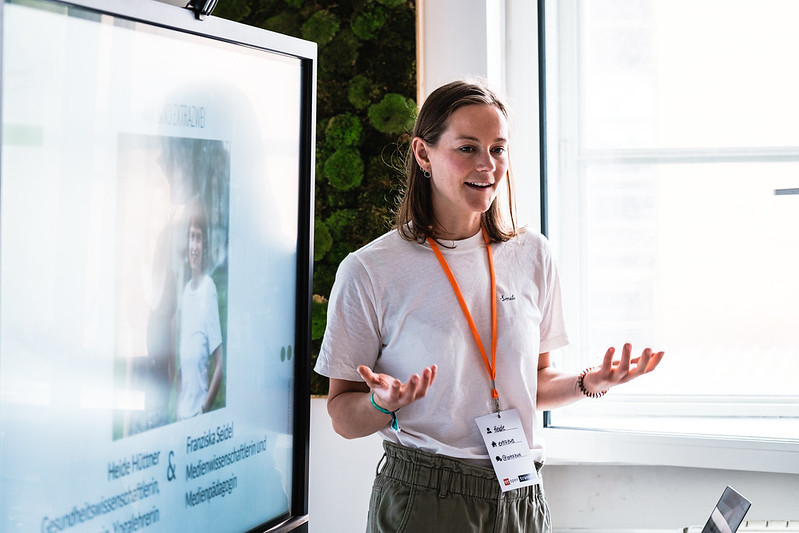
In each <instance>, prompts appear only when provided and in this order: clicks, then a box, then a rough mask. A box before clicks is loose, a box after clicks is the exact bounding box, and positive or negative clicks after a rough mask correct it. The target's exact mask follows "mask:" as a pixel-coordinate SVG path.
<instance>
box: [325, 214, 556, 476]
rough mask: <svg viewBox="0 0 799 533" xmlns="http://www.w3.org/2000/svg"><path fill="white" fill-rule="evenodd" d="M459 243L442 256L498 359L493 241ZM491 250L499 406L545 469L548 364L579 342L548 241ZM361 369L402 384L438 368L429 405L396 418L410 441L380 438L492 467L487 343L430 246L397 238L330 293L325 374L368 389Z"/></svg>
mask: <svg viewBox="0 0 799 533" xmlns="http://www.w3.org/2000/svg"><path fill="white" fill-rule="evenodd" d="M444 244H447V243H444ZM454 245H455V248H453V249H447V248H445V247H443V246H439V248H440V249H441V251H442V253H443V254H444V257H445V258H446V260H447V263H448V264H449V267H450V269H451V270H452V273H453V275H454V276H455V279H456V280H457V282H458V285H459V286H460V289H461V292H462V293H463V296H464V299H465V301H466V303H467V305H468V307H469V311H470V312H471V314H472V317H473V319H474V321H475V324H476V325H477V328H478V331H479V333H480V337H481V339H482V342H483V345H484V347H485V349H486V352H487V354H489V358H490V354H491V295H490V274H489V268H488V258H487V254H486V246H485V242H484V240H483V235H482V233H481V232H479V233H477V234H476V235H475V236H474V237H471V238H469V239H465V240H462V241H456V242H455V243H454ZM491 248H492V251H493V257H494V265H495V272H496V284H497V359H496V376H497V377H496V385H497V390H498V391H499V400H500V404H501V408H502V409H508V408H515V409H517V410H518V411H519V415H520V417H521V420H522V423H523V424H524V429H525V433H526V435H527V439H528V442H529V443H530V446H531V448H532V450H533V458H534V459H535V460H536V461H539V462H542V461H543V444H542V442H541V438H540V431H539V430H538V429H535V430H534V427H535V426H536V425H537V417H536V416H535V398H536V390H537V370H538V355H539V353H543V352H548V351H551V350H555V349H557V348H560V347H562V346H565V345H566V344H567V343H568V338H567V335H566V330H565V327H564V321H563V312H562V308H561V297H560V285H559V281H558V274H557V270H556V268H555V265H554V262H553V259H552V256H551V254H550V250H549V246H548V241H546V239H545V238H544V237H543V236H541V235H540V234H537V233H532V232H525V233H522V234H521V235H519V236H518V237H516V238H514V239H512V240H510V241H508V242H504V243H494V244H492V245H491ZM361 364H363V365H366V366H368V367H370V368H372V369H374V371H375V372H382V373H386V374H389V375H391V376H394V377H396V378H398V379H400V380H402V381H406V380H407V379H408V378H409V377H410V376H411V375H412V374H415V373H416V374H418V373H420V372H421V371H422V370H423V369H424V368H425V367H427V366H430V365H432V364H436V365H438V373H437V375H436V380H435V382H434V383H433V385H432V386H431V387H430V389H429V391H428V393H427V396H425V397H424V398H422V399H420V400H418V401H416V402H414V403H413V404H411V405H409V406H407V407H404V408H402V409H401V410H400V411H398V412H397V417H398V420H399V424H400V427H401V431H399V432H395V431H394V430H393V429H391V428H390V427H388V426H387V427H386V428H383V429H382V430H380V433H381V435H382V436H383V437H384V438H385V439H388V440H390V441H392V442H396V443H398V444H401V445H403V446H408V447H412V448H419V449H422V450H424V451H427V452H431V453H439V454H444V455H449V456H451V457H459V458H465V459H480V460H483V459H488V454H487V452H486V449H485V445H484V444H483V439H482V436H481V435H480V433H479V431H478V429H477V425H476V424H475V418H476V417H479V416H482V415H486V414H489V413H491V412H493V400H492V398H491V392H490V390H491V387H490V379H489V377H488V371H487V370H486V368H485V365H484V363H483V359H482V356H481V355H480V352H479V349H478V348H477V343H476V342H475V340H474V337H473V336H472V333H471V330H470V329H469V325H468V322H467V321H466V318H465V317H464V315H463V312H462V311H461V308H460V305H459V304H458V301H457V298H456V296H455V293H454V291H453V289H452V286H451V285H450V283H449V281H448V279H447V277H446V274H445V273H444V271H443V269H442V267H441V265H440V264H439V262H438V260H437V259H436V257H435V255H434V253H433V251H432V249H431V248H430V246H429V245H428V244H419V243H417V242H413V241H406V240H404V239H402V238H401V237H400V236H399V233H398V232H397V231H396V230H394V231H391V232H389V233H387V234H385V235H383V236H381V237H379V238H378V239H376V240H375V241H373V242H371V243H370V244H368V245H366V246H365V247H363V248H361V249H359V250H357V251H356V252H354V253H352V254H350V255H348V256H347V257H346V258H345V259H344V261H342V263H341V265H340V266H339V269H338V272H337V274H336V281H335V283H334V286H333V289H332V291H331V295H330V303H329V307H328V313H327V329H326V331H325V337H324V340H323V342H322V347H321V350H320V354H319V358H318V360H317V363H316V367H315V370H316V372H318V373H319V374H322V375H325V376H328V377H331V378H337V379H344V380H349V381H363V380H362V379H361V377H360V375H359V374H358V372H357V367H358V365H361Z"/></svg>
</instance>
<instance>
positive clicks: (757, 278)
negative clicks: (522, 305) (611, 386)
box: [544, 0, 799, 442]
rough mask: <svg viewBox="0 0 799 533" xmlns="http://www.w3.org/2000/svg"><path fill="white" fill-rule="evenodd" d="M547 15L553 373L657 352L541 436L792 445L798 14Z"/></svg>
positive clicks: (628, 9)
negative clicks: (558, 314)
mask: <svg viewBox="0 0 799 533" xmlns="http://www.w3.org/2000/svg"><path fill="white" fill-rule="evenodd" d="M545 13H546V14H545V19H544V20H545V35H546V47H545V49H546V52H545V53H546V62H545V64H546V72H545V79H546V92H545V98H546V119H547V120H546V137H545V138H546V145H547V153H546V155H547V167H546V170H547V187H548V189H547V194H548V203H547V205H546V209H547V210H548V214H547V216H548V224H549V237H550V239H551V240H552V242H553V246H554V248H555V251H556V253H557V256H558V264H559V267H560V272H561V281H562V286H563V289H564V302H565V306H566V311H567V321H568V324H569V326H570V337H571V345H570V347H568V348H566V349H564V350H559V352H560V353H559V354H557V357H558V360H557V364H558V365H559V366H560V367H561V368H567V369H570V370H580V369H582V368H584V367H585V366H588V365H591V364H598V363H599V362H600V361H601V358H602V355H603V354H604V353H605V350H606V349H607V347H608V346H616V347H617V353H620V352H621V345H622V344H623V343H624V342H627V341H630V342H632V343H633V346H634V351H635V352H637V353H638V354H640V352H641V350H642V349H643V348H644V347H645V346H646V345H651V346H652V347H653V348H655V349H657V350H665V351H666V359H664V361H663V363H662V364H661V366H660V367H659V368H658V369H657V371H656V372H654V373H653V374H650V375H648V376H645V377H643V378H641V379H640V380H636V381H635V382H633V383H630V384H627V385H624V386H622V387H619V388H618V389H615V390H612V391H611V393H609V394H608V395H607V396H606V397H605V398H603V399H602V400H596V401H584V402H579V403H578V404H576V405H574V406H572V407H569V408H566V409H560V410H556V411H553V412H552V413H551V415H550V420H549V426H550V427H565V428H586V429H606V430H619V431H626V430H635V431H645V432H649V431H657V432H665V433H672V434H686V435H714V436H732V437H742V438H747V439H749V438H753V439H775V440H778V441H794V442H796V441H799V386H798V385H797V383H799V76H796V73H795V66H794V65H795V60H794V57H795V51H796V50H799V32H797V31H796V21H797V20H799V2H796V1H794V0H769V1H767V2H762V1H755V0H743V1H741V0H732V1H731V0H659V1H658V0H634V1H632V0H587V1H579V0H555V1H547V2H546V3H545Z"/></svg>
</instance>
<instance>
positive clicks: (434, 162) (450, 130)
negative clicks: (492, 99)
mask: <svg viewBox="0 0 799 533" xmlns="http://www.w3.org/2000/svg"><path fill="white" fill-rule="evenodd" d="M507 148H508V125H507V121H506V120H505V116H504V115H503V114H502V112H501V111H500V110H499V108H497V107H496V106H492V105H467V106H464V107H461V108H459V109H457V110H456V111H455V112H454V113H452V115H450V118H449V121H448V125H447V128H446V130H444V133H443V134H442V135H441V137H440V139H439V141H438V143H437V144H436V145H435V146H431V145H428V144H427V143H425V142H424V141H423V140H421V139H419V138H416V139H414V152H415V153H416V156H417V161H418V162H419V165H420V166H421V167H422V168H423V169H424V170H428V171H430V173H431V174H432V176H431V178H430V181H431V186H432V194H433V209H434V210H435V215H436V219H437V220H438V221H439V223H440V224H441V225H442V226H443V227H442V228H440V229H442V230H443V231H444V232H447V233H450V234H451V237H452V238H456V239H458V238H465V237H470V236H471V235H474V234H475V233H477V231H478V230H479V228H480V215H481V214H482V213H484V212H485V211H487V210H488V208H489V207H490V206H491V203H492V202H493V201H494V198H496V196H497V191H498V189H499V186H500V184H501V183H502V180H503V179H504V178H505V176H506V175H507V172H508V153H507Z"/></svg>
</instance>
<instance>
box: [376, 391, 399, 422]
mask: <svg viewBox="0 0 799 533" xmlns="http://www.w3.org/2000/svg"><path fill="white" fill-rule="evenodd" d="M369 401H370V402H372V407H374V408H375V409H377V410H378V411H380V412H381V413H384V414H387V415H391V427H392V428H393V429H394V431H399V422H397V411H389V410H388V409H383V408H382V407H380V406H379V405H377V404H376V403H375V393H374V392H373V393H372V395H371V396H369Z"/></svg>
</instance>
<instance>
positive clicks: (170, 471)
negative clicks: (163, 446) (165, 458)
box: [166, 451, 177, 481]
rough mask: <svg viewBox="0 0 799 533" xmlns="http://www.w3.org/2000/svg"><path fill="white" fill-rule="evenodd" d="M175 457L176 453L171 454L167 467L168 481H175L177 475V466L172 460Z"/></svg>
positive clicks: (171, 452)
mask: <svg viewBox="0 0 799 533" xmlns="http://www.w3.org/2000/svg"><path fill="white" fill-rule="evenodd" d="M173 457H175V452H173V451H170V452H169V465H167V467H166V480H167V481H174V480H175V478H176V477H177V475H175V465H173V464H172V458H173Z"/></svg>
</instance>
